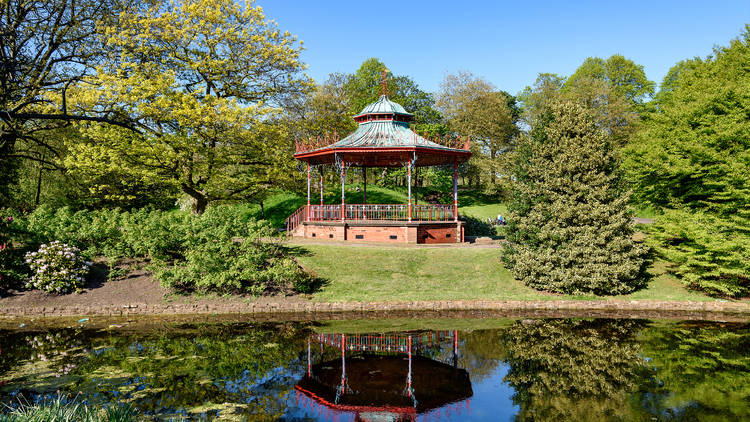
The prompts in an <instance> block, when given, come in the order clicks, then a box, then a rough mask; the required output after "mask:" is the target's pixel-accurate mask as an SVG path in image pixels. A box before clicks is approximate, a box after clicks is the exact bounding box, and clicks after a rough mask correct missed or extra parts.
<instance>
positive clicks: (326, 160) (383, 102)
mask: <svg viewBox="0 0 750 422" xmlns="http://www.w3.org/2000/svg"><path fill="white" fill-rule="evenodd" d="M413 119H414V115H413V114H411V113H409V112H407V111H406V110H405V109H404V107H402V106H401V105H400V104H398V103H396V102H393V101H391V100H390V99H388V97H387V96H386V95H385V94H384V95H381V96H380V98H379V99H378V100H377V101H375V102H374V103H372V104H369V105H368V106H366V107H365V108H364V109H363V110H362V112H361V113H359V114H357V115H356V116H354V120H355V121H356V122H357V123H358V124H359V126H358V127H357V130H355V131H354V132H352V133H351V134H349V136H347V137H345V138H343V139H337V137H336V136H333V137H329V136H326V137H324V138H311V139H307V140H302V141H298V142H297V145H296V153H295V154H294V158H296V159H298V160H301V161H304V162H307V163H309V164H313V165H316V164H333V163H336V162H337V161H338V160H342V161H345V162H346V163H348V164H352V165H357V166H366V167H400V166H402V165H404V163H406V162H408V161H410V160H414V161H415V162H414V164H415V165H416V166H435V165H446V164H460V163H462V162H464V161H466V160H468V159H469V157H471V152H470V151H469V142H468V138H464V139H461V138H452V137H448V138H444V139H437V140H435V141H433V140H429V139H426V138H424V137H422V136H419V135H418V134H416V133H415V132H414V131H412V130H411V129H410V128H409V122H410V121H412V120H413Z"/></svg>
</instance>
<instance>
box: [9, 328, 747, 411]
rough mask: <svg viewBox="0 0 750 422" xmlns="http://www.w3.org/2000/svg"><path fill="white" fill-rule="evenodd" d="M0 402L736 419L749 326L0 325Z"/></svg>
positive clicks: (743, 404) (741, 406)
mask: <svg viewBox="0 0 750 422" xmlns="http://www.w3.org/2000/svg"><path fill="white" fill-rule="evenodd" d="M0 349H1V351H0V402H3V403H5V404H8V403H10V404H12V403H16V402H17V401H18V400H19V397H23V399H21V400H28V401H29V402H35V401H43V400H45V399H50V398H55V397H58V395H61V396H63V397H66V398H67V399H69V400H75V401H78V402H85V403H104V404H106V403H122V402H128V403H132V404H133V405H134V406H135V407H136V408H137V409H138V411H139V412H140V414H141V415H143V418H144V419H149V420H170V419H174V418H177V419H185V420H202V419H208V420H325V421H357V420H362V421H386V420H388V421H413V420H419V421H428V420H430V421H431V420H435V421H452V420H487V421H496V420H512V419H517V420H576V421H582V420H643V421H651V420H750V323H742V322H732V323H728V322H724V323H721V322H696V321H683V322H674V321H649V320H636V319H493V320H484V319H476V320H450V319H448V320H430V321H419V320H383V321H372V320H360V321H325V322H306V323H301V322H288V323H237V322H231V323H229V322H225V323H189V324H186V323H171V324H163V325H160V326H158V327H155V328H150V329H129V328H128V325H125V324H117V325H111V326H109V327H108V328H105V329H89V328H87V326H86V323H83V324H75V325H74V326H72V327H68V328H56V329H44V330H42V329H31V328H29V327H26V328H20V329H14V330H0Z"/></svg>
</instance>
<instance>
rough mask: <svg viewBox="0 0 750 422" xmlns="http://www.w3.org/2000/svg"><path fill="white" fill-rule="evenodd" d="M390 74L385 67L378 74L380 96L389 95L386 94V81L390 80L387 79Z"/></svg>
mask: <svg viewBox="0 0 750 422" xmlns="http://www.w3.org/2000/svg"><path fill="white" fill-rule="evenodd" d="M390 72H391V71H390V70H388V68H387V67H384V68H383V71H382V72H380V95H385V96H386V97H387V96H388V94H389V92H388V79H390V78H388V74H389V73H390Z"/></svg>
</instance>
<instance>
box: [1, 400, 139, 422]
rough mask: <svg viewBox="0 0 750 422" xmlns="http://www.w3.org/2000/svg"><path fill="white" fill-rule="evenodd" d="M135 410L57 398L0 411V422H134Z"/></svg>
mask: <svg viewBox="0 0 750 422" xmlns="http://www.w3.org/2000/svg"><path fill="white" fill-rule="evenodd" d="M137 420H138V418H137V415H136V411H135V409H134V408H133V407H132V406H130V405H128V404H122V405H118V406H109V407H96V406H89V405H86V404H81V403H76V402H70V401H67V400H63V399H62V398H60V397H58V398H56V399H55V400H49V401H45V402H42V403H41V404H34V405H31V404H27V403H21V404H20V406H16V407H10V408H9V409H8V411H6V412H2V411H0V422H136V421H137Z"/></svg>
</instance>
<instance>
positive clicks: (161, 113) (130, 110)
mask: <svg viewBox="0 0 750 422" xmlns="http://www.w3.org/2000/svg"><path fill="white" fill-rule="evenodd" d="M104 35H105V37H106V43H107V46H108V47H109V48H112V49H113V50H114V54H110V55H108V57H107V60H106V61H105V62H104V63H103V64H102V65H101V66H100V67H99V68H98V73H97V75H96V77H94V78H90V79H89V80H87V81H86V82H87V83H89V84H90V85H91V86H93V87H94V88H93V89H86V87H84V86H80V87H79V88H80V89H81V91H80V98H81V100H80V103H81V104H82V106H86V105H87V104H113V107H114V108H117V109H119V110H121V111H122V113H124V114H126V115H128V116H131V118H132V119H133V120H134V121H135V122H136V123H137V127H138V128H139V132H133V131H127V130H123V129H120V128H115V127H102V126H82V127H81V130H82V131H83V133H84V135H85V137H87V138H88V139H89V142H84V143H77V144H75V145H71V149H72V150H73V152H74V153H73V154H71V155H70V156H68V158H67V159H66V164H67V165H68V166H70V167H71V168H73V169H75V170H76V171H78V172H80V173H81V174H83V173H86V174H90V175H97V174H102V173H111V172H115V173H121V174H127V175H130V176H131V177H133V178H135V179H137V180H141V181H146V180H154V181H160V182H162V183H169V184H171V185H173V186H175V187H178V188H179V189H180V190H181V191H182V192H183V193H184V194H186V195H189V196H190V198H191V199H192V200H193V210H194V211H195V212H198V213H200V212H203V210H205V208H206V205H207V204H208V203H209V202H213V201H221V200H236V199H248V198H253V197H254V196H256V195H260V194H262V193H263V192H265V191H266V190H267V189H268V188H269V187H272V186H280V185H283V183H284V181H285V180H286V179H287V178H291V177H292V176H291V175H290V173H291V171H290V170H291V168H292V166H293V163H292V162H291V158H290V153H291V151H292V150H293V148H292V145H293V144H292V143H291V142H290V141H289V137H288V136H286V133H285V130H286V129H285V128H284V127H282V126H281V125H278V124H274V119H275V114H276V113H277V109H276V108H275V107H274V106H275V105H277V104H280V103H281V101H282V100H283V99H284V98H285V97H288V96H290V95H295V94H298V93H300V92H303V91H305V90H306V89H308V88H309V81H308V80H307V78H306V77H304V75H301V74H300V72H301V71H302V69H303V67H304V65H303V64H302V63H301V62H300V60H299V55H300V51H301V46H300V45H299V44H298V43H297V41H296V38H295V37H293V36H291V35H290V34H289V33H288V32H281V31H279V29H278V28H277V27H276V26H275V24H273V23H271V22H269V21H268V20H267V19H266V17H265V15H264V14H263V11H262V9H261V8H260V7H253V5H252V3H251V2H247V4H246V5H245V6H242V5H240V4H238V3H235V2H234V1H232V0H216V1H214V0H187V1H183V2H179V3H164V4H157V5H155V6H153V7H150V8H148V9H144V10H138V11H131V12H126V13H122V14H120V15H119V18H118V21H117V22H116V23H114V24H112V25H109V26H107V27H106V28H105V29H104Z"/></svg>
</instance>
